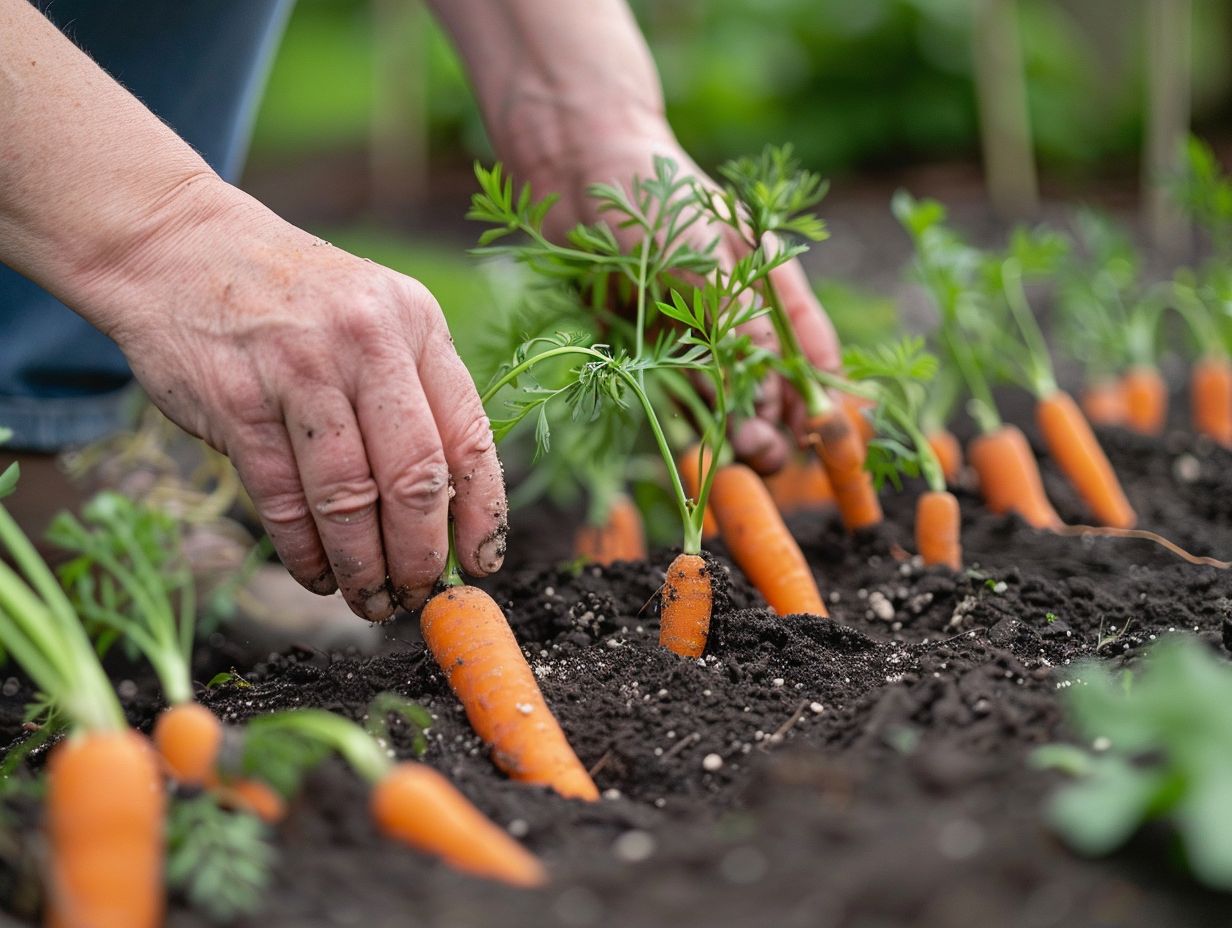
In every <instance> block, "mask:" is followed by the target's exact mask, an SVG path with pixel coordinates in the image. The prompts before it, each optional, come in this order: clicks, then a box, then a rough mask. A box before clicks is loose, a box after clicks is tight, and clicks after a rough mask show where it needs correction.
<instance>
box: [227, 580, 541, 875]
mask: <svg viewBox="0 0 1232 928" xmlns="http://www.w3.org/2000/svg"><path fill="white" fill-rule="evenodd" d="M465 589H474V588H473V587H467V588H465ZM500 622H501V624H502V625H505V622H504V617H503V616H501V617H500ZM505 627H506V629H507V628H508V626H507V625H505ZM515 647H516V645H515ZM530 737H531V738H533V737H534V734H533V732H532V734H531V736H530ZM244 744H245V747H244V750H245V755H246V757H248V758H253V760H252V761H250V763H251V764H253V765H258V766H259V765H263V764H264V760H263V758H264V757H266V756H275V757H279V758H283V759H288V758H295V759H296V760H297V761H302V762H306V763H312V764H315V763H317V762H319V760H320V759H321V758H322V757H323V756H326V755H327V754H329V753H336V754H338V755H340V756H341V757H342V758H343V759H344V760H345V761H346V763H347V764H348V765H349V766H350V767H351V769H352V770H354V771H355V772H356V773H357V774H358V775H359V776H360V777H362V778H363V779H364V780H365V781H366V782H367V783H368V784H369V786H370V787H371V789H372V792H371V795H370V798H369V808H370V810H371V814H372V817H373V820H374V821H375V822H376V825H377V828H378V829H380V831H381V833H382V834H384V835H385V836H386V837H389V838H392V839H394V840H396V841H400V842H402V843H404V844H407V845H409V846H410V847H413V848H415V849H416V850H418V851H422V852H423V853H425V854H431V855H433V856H435V857H439V858H441V859H442V860H444V861H445V862H446V863H447V864H449V865H450V866H451V867H454V868H456V869H458V870H462V871H465V872H467V873H472V874H475V875H476V876H482V877H485V878H487V879H492V880H500V881H502V882H505V883H509V884H511V885H514V886H526V887H530V886H539V885H541V884H543V883H545V882H547V872H546V871H545V870H544V868H543V865H542V864H541V863H540V862H539V860H538V859H537V858H536V857H535V856H534V855H533V854H531V853H530V852H529V851H527V850H526V849H525V848H523V847H522V846H521V845H520V844H518V843H517V842H516V841H515V840H514V839H513V838H511V837H510V836H509V834H508V833H507V832H505V830H504V829H502V828H500V827H499V826H497V825H495V824H494V823H493V822H492V821H491V820H489V819H488V818H487V816H485V815H484V814H483V813H482V812H480V811H479V810H478V809H477V808H475V806H474V805H472V804H471V802H470V801H469V800H468V799H467V798H466V797H465V796H463V795H462V793H461V792H459V791H458V790H457V788H455V787H454V786H453V784H451V783H450V782H449V781H448V780H447V779H446V778H445V777H444V776H442V775H441V774H440V773H438V772H437V771H436V770H433V769H432V768H431V767H428V766H426V765H424V764H421V763H417V762H415V761H401V762H394V761H393V760H392V759H391V758H390V754H389V752H388V751H387V750H386V748H384V747H382V746H381V745H380V744H379V743H378V742H377V740H376V739H375V738H374V737H373V736H372V735H371V734H369V733H368V732H366V731H364V730H363V729H362V728H360V727H359V726H358V725H356V724H355V723H354V722H352V721H350V720H349V719H346V718H343V717H342V716H340V715H335V714H334V713H332V712H326V711H325V710H323V709H288V710H286V711H283V712H275V713H271V714H269V715H263V716H259V717H257V718H255V719H253V720H252V721H251V722H250V723H249V724H248V726H247V728H246V731H245V742H244ZM301 772H302V771H301Z"/></svg>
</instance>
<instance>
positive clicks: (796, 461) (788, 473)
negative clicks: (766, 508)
mask: <svg viewBox="0 0 1232 928" xmlns="http://www.w3.org/2000/svg"><path fill="white" fill-rule="evenodd" d="M765 481H766V488H767V489H769V490H770V496H771V498H772V499H773V500H774V504H775V505H776V506H778V507H779V512H781V513H782V514H783V515H785V516H787V515H791V514H792V513H794V512H799V511H800V510H802V509H821V508H823V507H825V506H828V505H832V504H833V503H834V488H833V487H831V486H830V478H829V477H827V476H826V469H825V468H824V467H822V466H821V461H820V460H818V458H817V455H815V454H810V455H806V456H800V455H792V456H791V457H789V458H788V459H787V463H786V464H784V465H783V469H782V470H780V471H779V472H778V473H777V474H771V475H770V476H769V477H766V478H765Z"/></svg>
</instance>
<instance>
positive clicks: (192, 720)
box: [152, 702, 222, 786]
mask: <svg viewBox="0 0 1232 928" xmlns="http://www.w3.org/2000/svg"><path fill="white" fill-rule="evenodd" d="M152 737H153V741H154V746H155V747H156V748H158V753H159V755H160V756H161V757H162V759H163V765H164V766H165V767H166V768H167V773H168V775H169V776H170V777H171V778H172V779H173V780H175V781H176V782H178V783H183V784H184V785H185V786H205V785H209V784H212V783H214V782H215V781H216V779H217V777H216V774H215V770H214V767H215V764H216V763H217V761H218V750H219V748H220V747H221V746H222V722H221V721H219V719H218V716H216V715H215V714H214V713H213V712H211V711H210V710H209V709H207V708H205V706H203V705H201V704H200V703H195V702H186V703H181V704H180V705H177V706H172V707H171V708H170V709H166V710H164V711H163V712H161V713H160V714H159V716H158V719H157V720H156V721H155V722H154V731H153V734H152Z"/></svg>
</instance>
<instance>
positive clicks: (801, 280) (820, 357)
mask: <svg viewBox="0 0 1232 928" xmlns="http://www.w3.org/2000/svg"><path fill="white" fill-rule="evenodd" d="M770 279H771V281H772V282H773V284H774V288H775V290H776V291H777V293H778V295H779V299H781V300H782V302H783V309H784V311H785V312H786V313H787V317H788V319H790V320H791V325H792V329H793V330H794V331H795V333H796V338H797V339H798V340H799V342H800V348H801V349H802V350H803V351H804V354H805V357H807V358H808V359H809V360H810V361H811V362H812V363H813V364H815V365H816V366H817V367H820V368H821V369H822V370H826V371H836V370H838V369H839V366H840V364H841V355H840V351H839V343H838V335H837V334H835V331H834V325H833V323H831V322H830V317H829V316H827V315H826V312H825V310H824V309H822V308H821V302H820V301H819V300H818V299H817V295H816V294H815V293H813V288H812V287H811V286H809V282H808V278H807V277H806V276H805V274H804V268H803V267H801V265H800V262H799V261H789V262H788V263H787V264H784V265H783V266H782V267H779V268H775V269H774V271H772V272H771V275H770Z"/></svg>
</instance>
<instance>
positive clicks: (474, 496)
mask: <svg viewBox="0 0 1232 928" xmlns="http://www.w3.org/2000/svg"><path fill="white" fill-rule="evenodd" d="M420 376H421V377H422V378H423V388H424V393H425V394H426V396H427V398H428V405H429V406H430V407H431V409H432V416H433V418H434V419H435V420H436V428H437V431H438V432H439V433H440V437H441V445H442V447H443V449H444V453H445V460H446V461H447V462H448V465H449V473H450V474H451V475H452V477H453V485H454V497H453V502H452V504H451V508H452V511H453V518H454V546H455V550H456V551H457V554H458V560H459V561H460V562H461V564H462V568H463V570H465V571H466V572H467V573H468V574H472V575H473V576H477V577H484V576H487V575H488V574H490V573H494V572H495V571H497V570H500V567H501V564H502V563H504V560H505V536H506V534H507V533H508V531H509V508H508V504H507V503H506V500H505V478H504V474H503V473H502V472H501V465H500V460H499V459H498V458H497V455H496V442H495V441H494V440H493V438H492V427H491V424H490V423H489V421H488V417H487V414H486V413H485V412H484V409H483V404H482V403H480V402H479V394H478V393H476V392H475V385H474V383H473V382H472V381H471V375H470V373H469V372H468V371H467V369H466V367H465V366H464V365H463V364H462V359H461V358H459V357H458V353H457V351H455V350H454V347H453V343H452V341H450V339H449V338H448V335H447V333H446V330H445V329H444V327H443V325H442V327H441V329H440V330H439V332H437V333H435V334H434V335H433V336H431V337H429V339H428V341H427V343H426V345H425V347H424V349H423V359H422V360H421V363H420Z"/></svg>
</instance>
